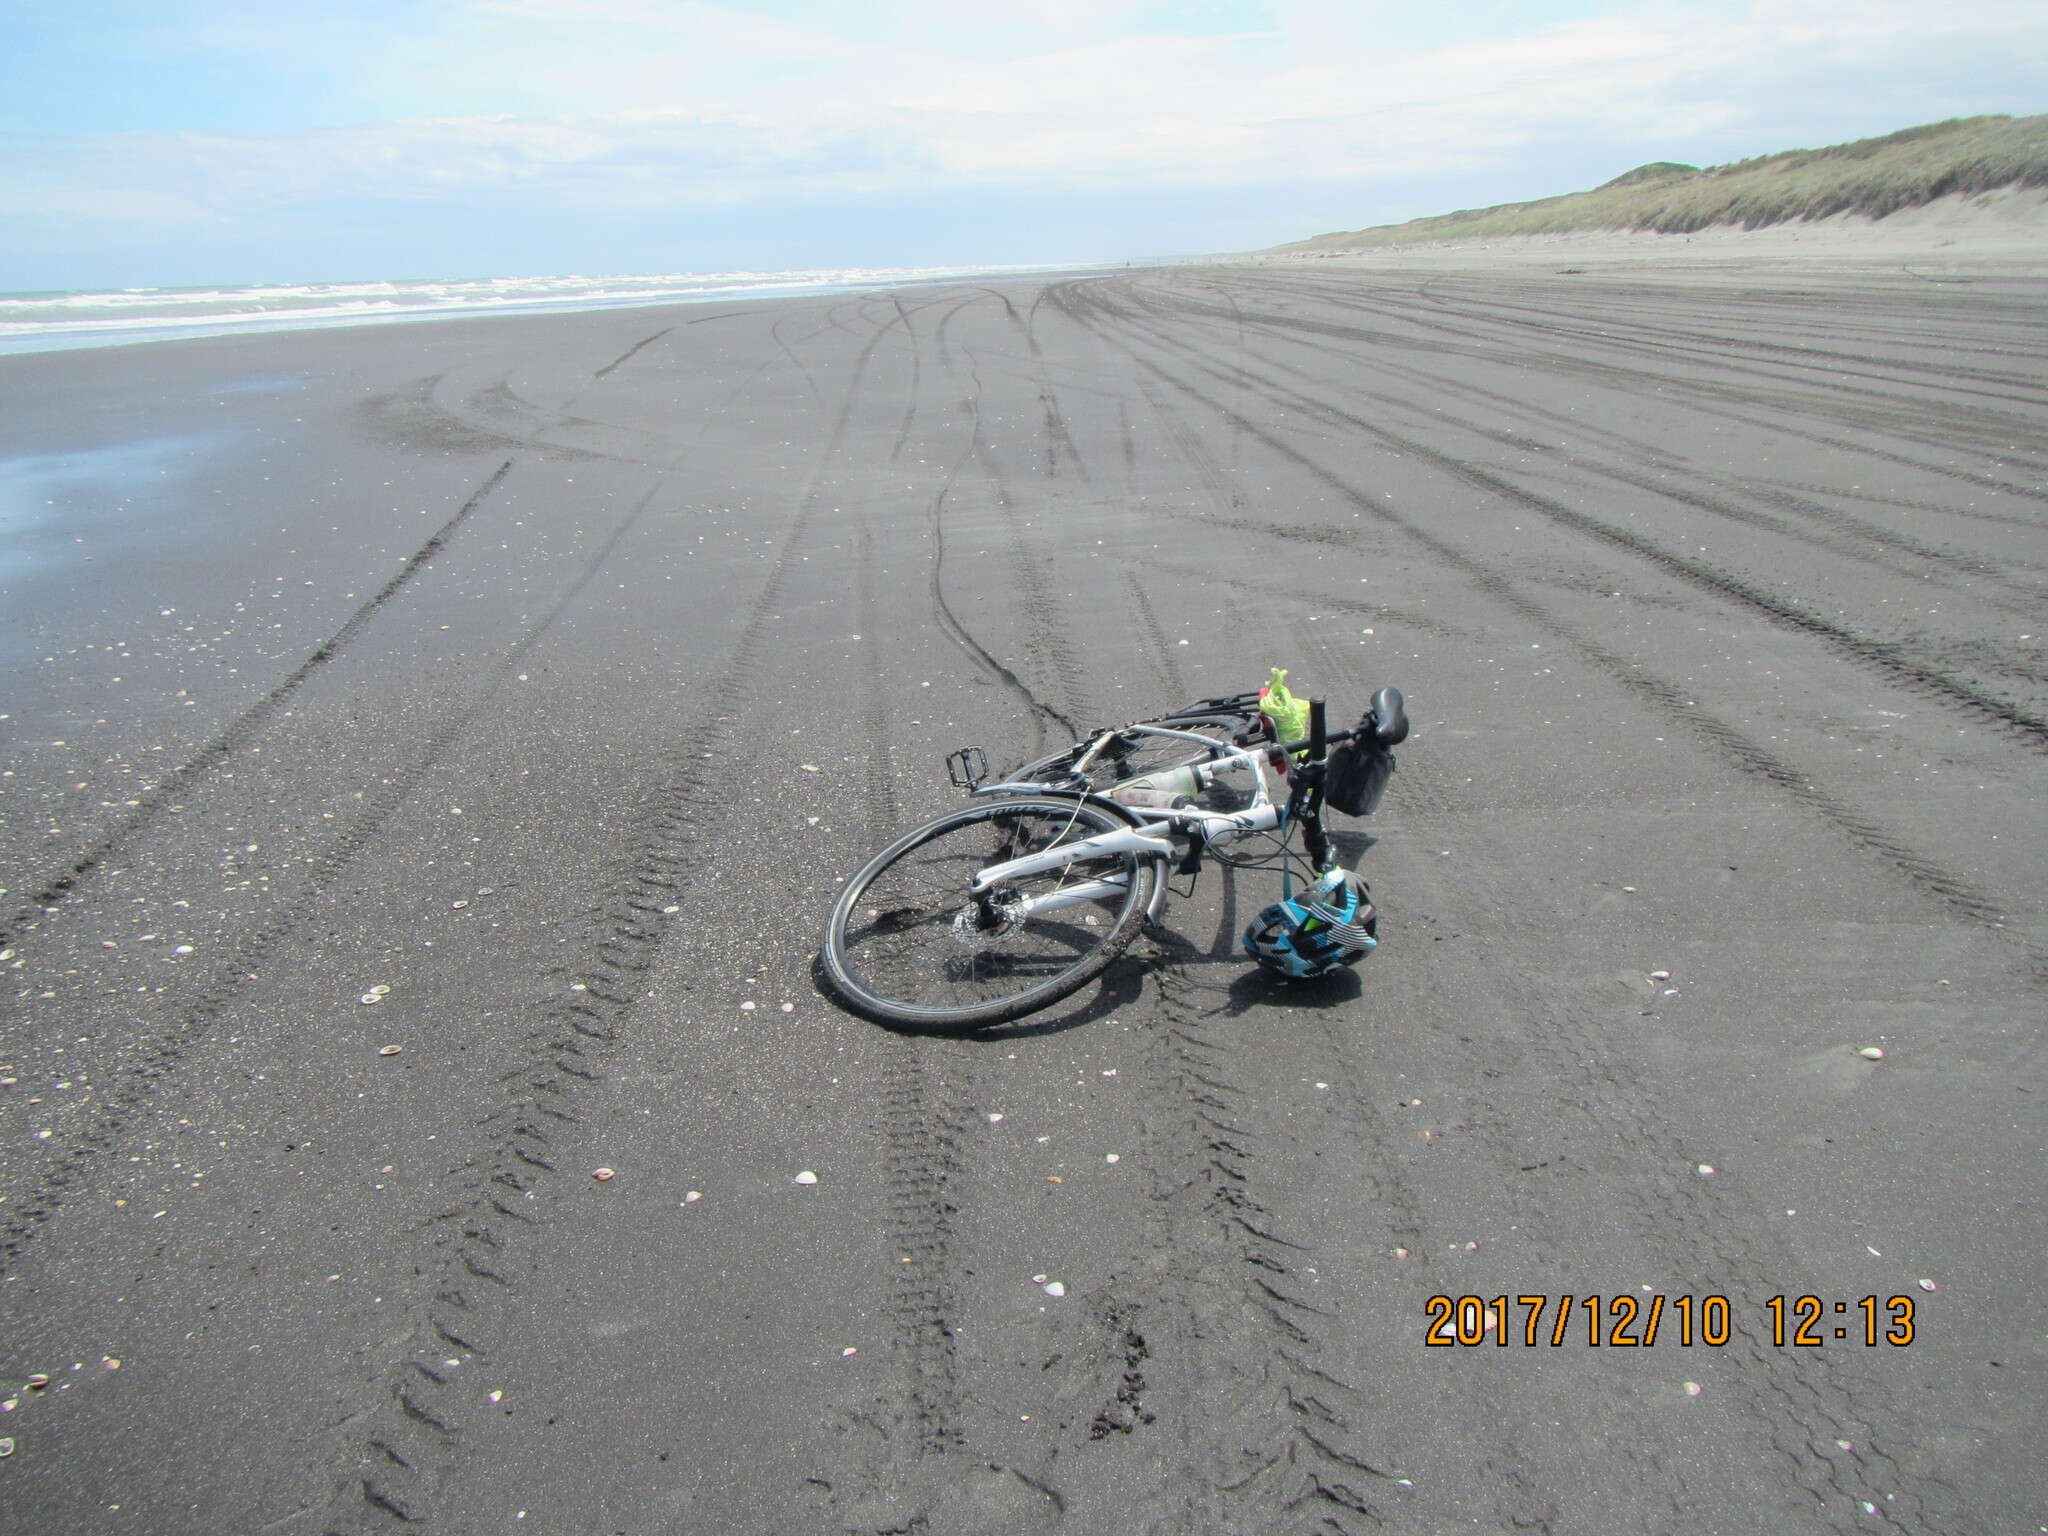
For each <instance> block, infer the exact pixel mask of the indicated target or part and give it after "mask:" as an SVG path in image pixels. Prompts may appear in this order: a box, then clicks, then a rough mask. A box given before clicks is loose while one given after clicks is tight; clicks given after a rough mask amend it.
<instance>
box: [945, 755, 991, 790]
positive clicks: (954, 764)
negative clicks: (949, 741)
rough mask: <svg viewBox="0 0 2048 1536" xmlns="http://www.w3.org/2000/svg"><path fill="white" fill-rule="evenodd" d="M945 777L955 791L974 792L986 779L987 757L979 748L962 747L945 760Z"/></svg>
mask: <svg viewBox="0 0 2048 1536" xmlns="http://www.w3.org/2000/svg"><path fill="white" fill-rule="evenodd" d="M946 777H947V778H949V779H951V780H952V781H953V787H954V788H955V789H965V790H976V789H979V788H981V781H982V780H983V779H985V778H987V777H988V757H987V755H986V754H985V753H984V752H983V751H982V750H981V748H979V747H962V748H961V749H960V750H959V751H958V752H954V753H951V754H950V755H948V757H947V758H946Z"/></svg>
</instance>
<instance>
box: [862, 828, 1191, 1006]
mask: <svg viewBox="0 0 2048 1536" xmlns="http://www.w3.org/2000/svg"><path fill="white" fill-rule="evenodd" d="M1128 825H1130V823H1129V822H1128V821H1127V820H1125V819H1124V818H1123V817H1121V816H1119V815H1117V814H1116V813H1115V812H1114V811H1112V810H1109V809H1107V808H1105V807H1103V806H1100V805H1094V804H1090V803H1089V802H1087V801H1085V800H1082V799H1079V798H1078V797H1069V796H1060V795H1006V796H1002V797H991V798H989V799H988V800H986V801H982V802H978V803H976V804H973V805H969V806H967V807H965V808H964V809H962V810H958V811H955V812H953V813H952V814H951V815H950V816H942V817H940V818H939V819H938V820H937V821H934V822H932V823H931V824H930V825H928V826H924V827H920V828H918V829H917V830H916V831H915V832H911V833H908V834H906V835H905V836H903V837H901V838H899V839H897V840H896V841H895V842H894V843H892V844H890V845H889V846H888V847H887V848H884V849H883V850H882V851H881V852H880V853H878V854H876V855H875V856H874V858H873V859H871V860H869V861H868V864H867V866H866V867H865V868H864V869H862V870H861V871H860V873H858V874H857V875H855V876H854V877H853V878H852V879H850V880H848V881H847V883H846V889H845V890H844V891H842V892H841V893H840V896H839V901H838V903H837V904H836V905H835V906H834V907H833V909H832V917H831V921H830V922H829V923H828V924H827V926H826V929H825V950H824V955H823V960H824V967H825V974H826V976H827V978H828V979H829V980H830V981H831V983H832V987H833V990H835V991H836V992H838V993H839V995H840V996H841V997H842V998H844V999H845V1000H846V1002H847V1003H849V1004H851V1005H852V1006H853V1008H854V1009H855V1010H856V1011H857V1012H860V1013H864V1014H866V1015H868V1016H869V1017H870V1018H876V1019H881V1020H884V1021H887V1022H890V1023H897V1024H906V1025H910V1026H913V1027H917V1028H925V1029H939V1028H945V1029H975V1028H980V1027H982V1026H985V1025H989V1024H1000V1023H1002V1022H1004V1021H1005V1020H1008V1019H1015V1018H1020V1017H1022V1016H1023V1015H1024V1014H1027V1013H1031V1012H1033V1011H1034V1010H1036V1009H1039V1008H1043V1007H1045V1006H1046V1005H1047V1004H1048V1003H1053V1002H1057V1001H1058V1000H1059V999H1060V998H1062V997H1065V996H1067V995H1068V994H1069V993H1071V992H1075V991H1078V990H1079V989H1080V988H1081V987H1082V986H1084V985H1085V984H1086V983H1087V982H1088V981H1089V980H1091V979H1092V978H1093V977H1095V976H1096V975H1098V974H1099V973H1100V972H1101V971H1102V970H1103V968H1104V967H1105V966H1107V965H1108V964H1109V963H1110V961H1112V960H1114V959H1115V958H1116V957H1117V956H1118V955H1120V954H1122V953H1123V952H1124V950H1125V949H1126V948H1128V947H1129V945H1130V942H1131V940H1132V939H1133V938H1135V937H1136V936H1137V932H1138V929H1139V927H1140V926H1141V924H1142V923H1143V920H1144V914H1145V910H1146V908H1147V907H1148V906H1149V905H1150V903H1151V900H1152V893H1153V891H1154V889H1155V888H1156V882H1157V881H1158V879H1159V869H1158V865H1159V862H1160V861H1159V860H1158V859H1156V858H1155V857H1152V856H1150V855H1139V854H1134V853H1110V854H1099V855H1096V856H1094V857H1085V856H1084V857H1079V858H1076V859H1075V860H1074V861H1073V862H1072V863H1069V864H1063V865H1059V866H1057V867H1055V868H1053V869H1049V870H1045V871H1042V872H1040V873H1038V874H1035V875H1027V876H1024V877H1022V878H1019V879H1016V880H1012V881H1005V882H1003V883H1002V884H1000V885H999V886H997V887H996V888H994V889H992V890H990V891H989V892H987V893H985V895H984V896H983V897H982V898H981V899H979V900H977V899H975V898H974V897H973V896H972V894H971V891H970V887H971V885H972V882H973V880H974V878H975V876H976V875H978V874H979V873H980V872H981V871H982V870H983V869H986V868H987V867H988V866H989V865H991V864H1000V863H1003V862H1006V861H1007V860H1010V859H1015V858H1021V857H1022V856H1024V855H1025V854H1029V853H1041V852H1044V851H1046V850H1047V849H1051V848H1057V847H1061V846H1063V845H1065V844H1070V843H1078V842H1080V841H1082V840H1083V839H1085V838H1090V837H1094V836H1096V835H1098V834H1099V833H1103V832H1112V831H1115V830H1117V829H1119V828H1122V827H1126V826H1128ZM1081 887H1094V894H1092V895H1089V896H1088V897H1087V898H1086V899H1082V900H1076V901H1072V902H1068V903H1063V904H1060V905H1056V906H1051V907H1048V908H1041V909H1037V910H1034V909H1033V907H1032V903H1033V902H1043V901H1045V900H1046V899H1047V898H1053V897H1057V896H1058V895H1060V894H1061V893H1063V892H1070V891H1075V890H1077V889H1079V888H1081Z"/></svg>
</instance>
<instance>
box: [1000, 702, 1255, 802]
mask: <svg viewBox="0 0 2048 1536" xmlns="http://www.w3.org/2000/svg"><path fill="white" fill-rule="evenodd" d="M1257 718H1258V716H1257V715H1256V714H1252V715H1243V714H1207V715H1181V716H1167V717H1163V718H1161V719H1158V720H1147V721H1145V722H1144V724H1146V725H1159V726H1164V727H1165V728H1166V729H1168V730H1173V731H1189V732H1192V733H1194V734H1196V735H1199V736H1206V737H1208V738H1209V739H1211V740H1212V741H1214V742H1215V743H1216V745H1217V747H1218V748H1219V749H1220V748H1222V747H1226V746H1228V745H1229V744H1230V741H1231V738H1232V737H1234V736H1235V735H1236V734H1237V733H1238V732H1240V731H1243V730H1247V729H1249V728H1250V726H1251V723H1252V722H1253V721H1255V720H1256V719H1257ZM1087 745H1088V744H1087V743H1086V742H1081V743H1077V744H1075V745H1074V746H1071V747H1067V748H1064V749H1062V750H1061V751H1058V752H1055V753H1052V754H1051V755H1050V756H1047V757H1041V758H1036V759H1034V760H1033V761H1031V762H1028V763H1026V764H1025V765H1024V766H1023V767H1021V768H1019V769H1018V770H1017V771H1016V772H1014V773H1012V774H1010V775H1009V777H1010V778H1012V779H1016V780H1020V781H1022V782H1024V783H1038V782H1044V783H1049V784H1059V785H1062V786H1064V785H1069V784H1070V785H1072V786H1073V788H1075V789H1077V790H1079V789H1087V790H1089V791H1091V792H1093V793H1095V794H1098V795H1106V794H1108V793H1109V792H1110V791H1111V790H1112V789H1114V788H1116V787H1117V785H1119V784H1122V783H1125V782H1126V781H1128V780H1131V779H1136V778H1142V777H1144V776H1145V775H1146V774H1148V773H1156V772H1158V771H1159V770H1160V769H1162V768H1173V767H1178V766H1179V765H1180V764H1182V763H1189V762H1198V761H1200V760H1201V759H1202V756H1203V752H1202V748H1201V747H1200V746H1198V745H1197V744H1196V743H1194V742H1192V741H1188V740H1186V739H1184V738H1182V737H1178V736H1148V735H1146V734H1144V733H1143V732H1142V731H1126V732H1124V733H1123V734H1122V735H1121V736H1119V737H1118V738H1117V739H1116V741H1114V742H1112V743H1111V744H1110V746H1109V747H1108V748H1107V749H1105V750H1104V751H1102V752H1099V753H1097V754H1096V757H1095V760H1094V761H1093V762H1091V763H1090V764H1089V765H1088V768H1087V770H1086V771H1085V772H1084V773H1076V772H1075V771H1074V764H1075V763H1076V762H1078V761H1079V760H1080V757H1081V754H1082V752H1083V751H1084V750H1085V749H1086V747H1087Z"/></svg>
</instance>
